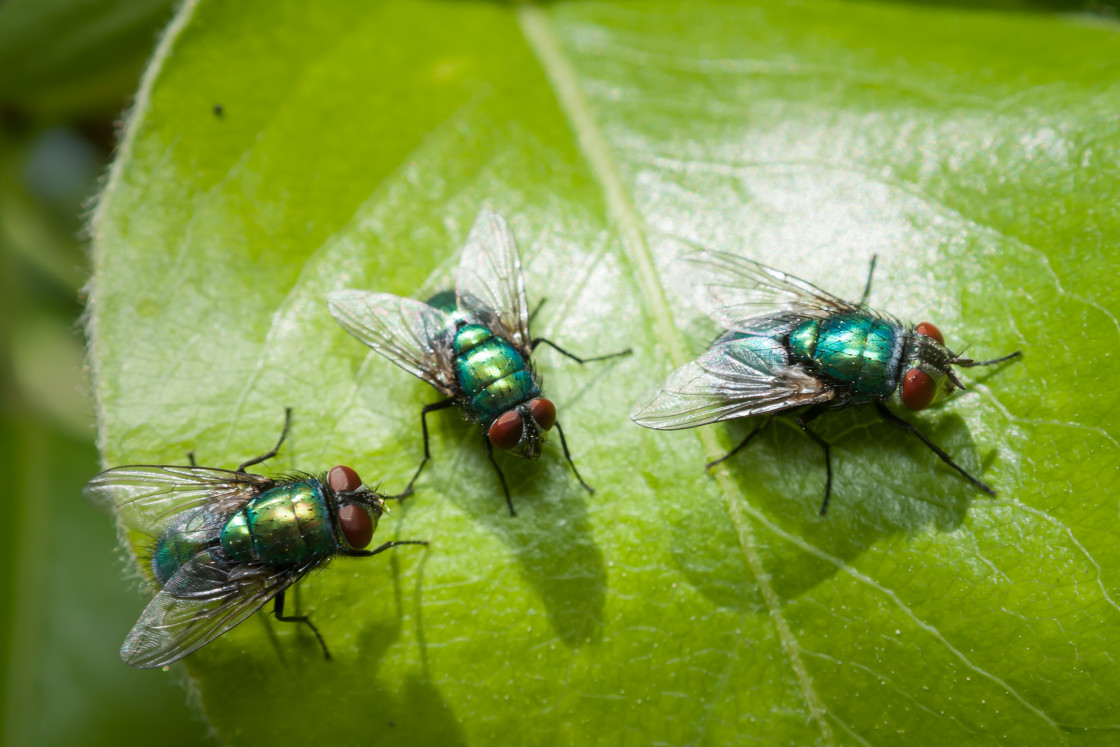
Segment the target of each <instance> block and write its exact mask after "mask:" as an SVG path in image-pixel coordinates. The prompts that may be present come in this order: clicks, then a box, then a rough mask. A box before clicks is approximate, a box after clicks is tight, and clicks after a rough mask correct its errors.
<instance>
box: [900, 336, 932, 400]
mask: <svg viewBox="0 0 1120 747" xmlns="http://www.w3.org/2000/svg"><path fill="white" fill-rule="evenodd" d="M931 337H932V335H931ZM935 394H937V383H936V382H935V381H934V380H933V377H932V376H930V375H929V374H927V373H926V372H925V371H923V370H922V369H920V368H911V369H910V370H909V371H907V372H906V377H905V378H904V379H903V380H902V404H904V405H906V406H907V407H908V408H910V409H911V410H924V409H925V408H927V407H929V403H930V402H933V396H934V395H935Z"/></svg>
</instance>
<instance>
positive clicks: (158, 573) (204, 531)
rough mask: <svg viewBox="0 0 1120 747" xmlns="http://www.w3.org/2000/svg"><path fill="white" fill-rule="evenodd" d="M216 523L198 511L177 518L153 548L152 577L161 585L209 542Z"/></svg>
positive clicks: (210, 517) (208, 513) (206, 512)
mask: <svg viewBox="0 0 1120 747" xmlns="http://www.w3.org/2000/svg"><path fill="white" fill-rule="evenodd" d="M217 524H218V522H216V521H215V519H214V516H213V515H212V514H211V513H210V512H208V511H206V510H205V509H199V510H195V511H191V512H189V513H186V514H183V515H182V516H180V517H178V518H177V520H176V521H174V522H173V523H171V524H170V525H169V526H168V527H167V529H165V530H164V531H163V534H161V535H160V537H159V539H158V540H156V544H155V546H154V547H152V575H154V576H155V579H156V581H157V582H158V583H159V585H160V586H164V585H166V584H167V581H168V579H170V578H171V577H172V576H174V575H175V572H176V571H178V570H179V569H180V568H182V567H183V566H184V565H185V564H186V563H187V562H188V561H190V559H191V558H193V557H194V556H195V555H197V554H198V552H199V551H200V550H202V549H203V548H205V547H206V546H207V545H209V544H210V543H211V542H212V540H213V539H214V535H215V534H217Z"/></svg>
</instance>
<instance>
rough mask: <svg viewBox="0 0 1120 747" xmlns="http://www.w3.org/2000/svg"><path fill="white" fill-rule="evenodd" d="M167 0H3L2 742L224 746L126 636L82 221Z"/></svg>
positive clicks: (137, 602) (128, 592) (166, 13)
mask: <svg viewBox="0 0 1120 747" xmlns="http://www.w3.org/2000/svg"><path fill="white" fill-rule="evenodd" d="M173 5H174V4H173V3H172V2H170V1H169V0H84V1H80V2H79V1H75V0H61V1H60V0H22V1H19V0H17V1H8V2H3V1H2V0H0V470H2V474H4V475H5V476H6V479H7V485H8V489H7V490H5V491H4V493H5V495H4V498H3V503H4V505H5V507H6V508H7V511H6V512H5V520H6V523H7V526H6V527H5V529H4V531H3V536H4V537H5V540H4V541H3V542H0V674H3V679H0V743H3V744H4V745H78V744H81V745H128V744H136V743H150V742H152V741H153V740H156V741H158V743H159V744H163V745H197V744H213V743H214V742H213V740H211V739H210V738H209V737H208V736H207V727H206V725H205V723H204V722H203V720H202V717H201V715H200V714H198V713H197V712H196V711H195V710H193V709H192V708H191V707H190V706H189V699H190V698H189V693H188V691H187V689H186V686H185V683H184V682H183V681H182V676H183V675H182V674H181V673H168V672H161V671H158V670H157V671H137V670H133V669H130V668H129V667H127V666H125V665H124V664H122V663H121V661H120V659H119V658H118V656H117V648H118V647H119V646H120V643H121V641H123V640H124V636H125V634H126V633H127V632H128V629H129V628H130V627H131V625H132V623H133V622H135V620H136V617H137V615H138V614H139V612H140V610H141V609H142V607H143V605H144V602H145V599H144V595H143V594H142V593H140V592H139V590H138V589H137V588H136V585H135V584H133V583H130V582H129V581H127V580H126V579H125V575H124V569H125V565H124V561H123V558H122V556H121V555H120V553H119V552H118V550H117V542H116V532H115V529H114V527H113V523H112V521H111V519H110V517H108V516H107V515H105V514H102V513H99V512H98V511H96V510H94V509H93V508H92V507H91V506H89V505H87V504H86V503H85V502H84V501H83V500H82V497H81V488H82V485H83V483H84V482H85V481H86V480H88V479H89V478H90V476H92V475H93V474H94V473H95V472H97V470H98V466H99V465H98V456H97V447H96V445H95V440H96V430H95V427H94V416H93V402H92V400H91V399H90V397H89V394H88V391H89V387H88V384H87V377H88V372H87V371H85V370H84V369H83V365H84V362H83V349H84V343H83V337H82V329H81V321H80V318H81V315H82V311H83V302H84V301H83V295H82V290H81V289H82V285H83V284H84V283H85V281H86V276H87V257H86V241H85V237H84V235H83V233H82V229H83V223H84V221H85V217H86V214H87V212H88V210H89V209H90V206H91V199H92V198H93V196H94V195H96V193H97V191H98V187H99V184H100V181H101V178H102V175H103V174H104V172H105V169H106V167H107V165H108V163H109V159H110V158H111V156H112V151H113V146H114V141H115V139H116V125H117V122H118V121H119V119H120V117H121V116H122V112H124V111H125V110H126V108H127V107H128V105H129V101H130V96H131V95H132V92H133V91H134V90H135V89H136V87H137V84H138V81H139V78H140V74H141V72H142V71H143V66H144V62H145V60H146V59H147V57H148V55H149V54H150V53H151V50H152V48H153V47H154V45H155V43H156V40H157V38H158V35H159V31H160V29H162V28H163V27H164V26H165V25H166V24H167V22H168V21H169V20H170V18H171V15H172V13H173V11H174V7H173Z"/></svg>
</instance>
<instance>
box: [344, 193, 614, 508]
mask: <svg viewBox="0 0 1120 747" xmlns="http://www.w3.org/2000/svg"><path fill="white" fill-rule="evenodd" d="M328 305H329V307H330V311H331V314H333V315H334V318H335V320H336V321H337V322H338V323H339V324H340V325H342V327H343V328H344V329H345V330H346V331H347V332H349V333H350V334H352V335H353V336H354V337H356V338H358V339H359V340H360V341H361V342H363V343H364V344H366V345H368V346H369V347H371V348H373V349H374V350H376V351H377V352H378V353H380V354H382V355H384V356H385V357H386V358H388V359H389V360H391V361H392V362H393V363H395V364H397V365H398V366H400V367H401V368H403V369H404V370H406V371H408V372H409V373H411V374H413V375H414V376H417V377H419V378H421V379H423V380H424V381H426V382H428V383H429V384H431V385H432V386H433V387H435V388H436V389H437V390H438V391H439V392H440V393H441V394H443V395H444V399H442V400H440V401H438V402H434V403H432V404H430V405H427V406H426V407H424V408H423V410H421V412H420V427H421V434H422V436H423V440H424V460H423V461H422V462H421V463H420V466H419V467H418V468H417V470H416V473H415V474H414V475H413V476H412V481H410V482H409V489H410V488H411V487H412V484H413V483H414V482H415V481H416V478H417V477H419V476H420V472H421V471H422V470H423V469H424V465H425V464H427V462H428V459H429V450H428V421H427V416H428V413H430V412H435V411H436V410H443V409H446V408H449V407H459V408H460V409H461V410H462V412H463V416H464V417H465V418H466V419H467V420H469V421H470V422H472V423H475V424H477V425H479V426H480V427H481V429H482V433H483V444H484V446H485V448H486V454H487V456H488V457H489V459H490V463H491V464H492V465H493V466H494V469H495V470H496V471H497V473H498V478H499V480H500V481H501V484H502V491H503V492H504V493H505V498H506V504H507V505H508V506H509V512H510V515H515V514H516V511H514V508H513V499H512V498H511V497H510V494H509V487H508V486H507V485H506V478H505V475H503V474H502V470H501V468H500V467H498V463H497V462H496V461H495V460H494V454H493V447H494V446H497V447H498V448H499V449H502V450H505V451H510V452H513V453H514V454H516V455H518V456H520V457H522V458H525V459H536V458H537V457H539V456H540V454H541V447H542V445H543V444H544V434H545V433H546V432H547V431H549V430H550V429H552V428H553V427H554V426H555V428H556V432H557V434H558V435H559V436H560V446H561V447H562V448H563V450H564V458H565V459H567V461H568V464H569V465H570V466H571V468H572V472H574V473H575V476H576V479H577V480H579V482H580V485H582V486H583V487H584V488H585V489H586V490H587V491H588V492H589V493H593V492H594V490H593V489H592V488H591V486H590V485H588V484H587V483H586V482H584V480H583V478H582V477H581V476H580V474H579V471H578V470H577V469H576V465H575V462H573V461H572V456H571V453H570V452H569V451H568V443H567V441H566V440H565V438H564V430H563V429H562V428H561V427H560V423H559V422H558V421H557V420H556V407H555V405H553V404H552V402H551V401H550V400H548V399H545V398H544V397H542V396H541V386H540V380H539V379H538V378H537V376H536V374H535V373H534V371H533V364H532V358H531V355H532V353H533V351H534V349H535V348H536V347H537V346H538V345H541V344H544V345H549V346H550V347H552V348H553V349H555V350H556V351H557V352H559V353H560V354H562V355H565V356H567V357H568V358H571V359H572V360H574V361H576V362H577V363H589V362H591V361H599V360H605V359H607V358H614V357H616V356H620V355H626V354H628V353H629V352H630V351H629V350H623V351H622V352H619V353H613V354H611V355H602V356H598V357H595V358H579V357H577V356H575V355H572V354H571V353H569V352H568V351H566V350H564V349H563V348H561V347H560V346H558V345H556V344H555V343H554V342H552V341H551V340H547V339H545V338H542V337H538V338H534V337H532V336H531V335H530V334H529V322H530V320H531V317H532V315H531V314H530V313H529V309H528V304H527V302H526V300H525V279H524V277H523V276H522V273H521V258H520V255H519V254H518V252H517V245H516V243H515V242H514V238H513V234H512V233H511V232H510V230H509V226H507V225H506V222H505V220H503V219H502V217H501V216H500V215H498V214H496V213H492V212H490V211H487V210H484V211H482V213H481V214H480V215H479V217H478V220H477V221H476V222H475V224H474V227H473V228H472V229H471V232H470V235H469V236H468V238H467V244H466V247H465V248H464V249H463V254H462V257H461V258H460V261H459V272H458V277H457V278H456V284H455V290H454V291H450V290H447V291H442V292H440V293H437V294H436V295H434V296H432V297H431V298H429V299H428V301H427V302H426V303H423V302H420V301H417V300H415V299H411V298H401V297H399V296H394V295H391V294H389V293H370V292H366V291H359V290H344V291H336V292H334V293H331V294H330V295H329V297H328ZM405 492H406V493H407V492H408V489H406V491H405Z"/></svg>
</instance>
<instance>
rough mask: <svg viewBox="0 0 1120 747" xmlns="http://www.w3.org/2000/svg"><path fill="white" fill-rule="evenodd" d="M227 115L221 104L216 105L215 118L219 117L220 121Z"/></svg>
mask: <svg viewBox="0 0 1120 747" xmlns="http://www.w3.org/2000/svg"><path fill="white" fill-rule="evenodd" d="M225 113H226V110H225V109H223V108H222V105H221V104H214V116H215V117H217V118H218V119H221V118H222V115H223V114H225Z"/></svg>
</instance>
